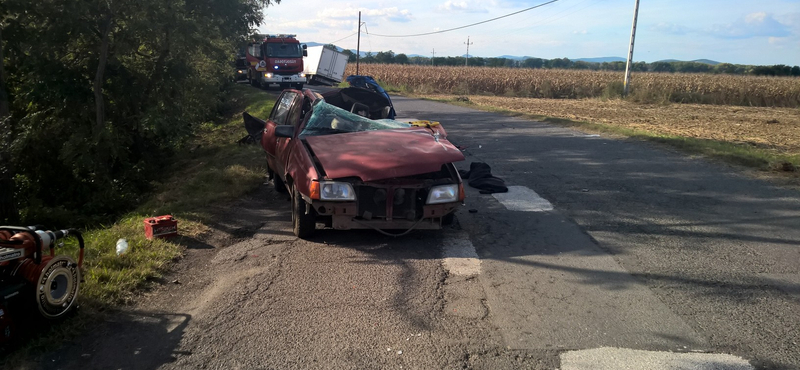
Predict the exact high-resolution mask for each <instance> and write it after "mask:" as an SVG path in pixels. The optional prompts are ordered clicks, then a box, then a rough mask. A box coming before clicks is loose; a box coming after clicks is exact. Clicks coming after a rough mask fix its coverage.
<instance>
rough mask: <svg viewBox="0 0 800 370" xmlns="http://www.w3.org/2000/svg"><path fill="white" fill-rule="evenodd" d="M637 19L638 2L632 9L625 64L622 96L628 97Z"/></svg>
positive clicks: (637, 1) (637, 0)
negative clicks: (629, 39) (629, 42)
mask: <svg viewBox="0 0 800 370" xmlns="http://www.w3.org/2000/svg"><path fill="white" fill-rule="evenodd" d="M638 17H639V0H636V5H634V7H633V26H632V27H631V45H630V47H628V63H627V64H625V82H624V88H623V92H622V94H623V95H624V96H628V90H629V89H630V82H631V64H632V63H633V40H634V39H635V38H636V20H637V18H638Z"/></svg>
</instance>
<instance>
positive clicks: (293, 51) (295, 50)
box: [264, 43, 303, 58]
mask: <svg viewBox="0 0 800 370" xmlns="http://www.w3.org/2000/svg"><path fill="white" fill-rule="evenodd" d="M264 48H265V49H266V50H265V51H266V53H264V55H265V56H266V57H267V58H302V57H303V48H302V47H301V46H300V44H278V43H265V44H264Z"/></svg>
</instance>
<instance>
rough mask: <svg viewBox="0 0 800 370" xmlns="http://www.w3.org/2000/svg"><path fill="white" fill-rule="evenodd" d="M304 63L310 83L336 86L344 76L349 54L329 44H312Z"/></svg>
mask: <svg viewBox="0 0 800 370" xmlns="http://www.w3.org/2000/svg"><path fill="white" fill-rule="evenodd" d="M303 64H304V65H305V70H304V72H305V73H306V79H307V80H308V83H309V84H320V85H328V86H336V85H338V84H339V83H340V82H342V79H343V78H344V70H345V68H346V67H347V54H345V53H342V52H340V51H338V50H336V49H332V48H330V47H327V46H312V47H310V48H308V56H306V57H304V58H303Z"/></svg>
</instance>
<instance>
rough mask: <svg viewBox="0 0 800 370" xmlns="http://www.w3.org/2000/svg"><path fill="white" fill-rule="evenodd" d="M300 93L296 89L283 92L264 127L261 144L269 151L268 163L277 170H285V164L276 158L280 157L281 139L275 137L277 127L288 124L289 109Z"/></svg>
mask: <svg viewBox="0 0 800 370" xmlns="http://www.w3.org/2000/svg"><path fill="white" fill-rule="evenodd" d="M299 95H300V94H298V93H297V92H294V91H285V92H283V94H281V96H280V97H278V100H277V101H275V106H274V107H273V108H272V113H270V115H269V119H268V120H267V124H266V126H265V127H264V134H263V137H262V138H261V146H262V147H264V151H266V152H267V163H268V164H269V168H271V169H273V170H274V171H276V172H277V171H279V170H280V171H283V167H284V166H283V164H280V165H279V164H278V162H279V161H277V160H276V158H277V157H279V153H278V145H277V144H278V142H279V141H280V140H279V138H277V137H275V127H277V126H278V125H284V124H286V120H287V117H288V116H289V111H290V110H291V109H292V106H293V104H294V102H295V100H297V97H298V96H299Z"/></svg>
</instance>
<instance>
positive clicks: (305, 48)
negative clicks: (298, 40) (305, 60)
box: [303, 44, 308, 57]
mask: <svg viewBox="0 0 800 370" xmlns="http://www.w3.org/2000/svg"><path fill="white" fill-rule="evenodd" d="M303 56H304V57H307V56H308V45H306V44H303Z"/></svg>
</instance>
